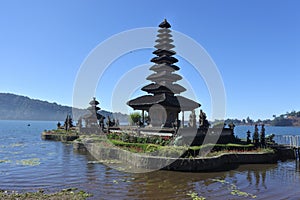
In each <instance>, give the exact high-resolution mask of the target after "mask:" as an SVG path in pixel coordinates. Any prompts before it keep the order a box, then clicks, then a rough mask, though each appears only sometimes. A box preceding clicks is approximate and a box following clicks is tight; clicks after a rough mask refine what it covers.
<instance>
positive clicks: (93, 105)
mask: <svg viewBox="0 0 300 200" xmlns="http://www.w3.org/2000/svg"><path fill="white" fill-rule="evenodd" d="M89 104H90V106H89V107H88V108H87V110H88V111H90V114H88V115H86V116H85V117H84V120H85V123H86V126H87V127H99V124H98V120H100V121H101V119H104V117H103V116H102V115H100V114H99V113H98V111H99V110H100V108H99V107H98V105H99V102H98V101H97V100H96V98H95V97H93V100H92V101H90V103H89Z"/></svg>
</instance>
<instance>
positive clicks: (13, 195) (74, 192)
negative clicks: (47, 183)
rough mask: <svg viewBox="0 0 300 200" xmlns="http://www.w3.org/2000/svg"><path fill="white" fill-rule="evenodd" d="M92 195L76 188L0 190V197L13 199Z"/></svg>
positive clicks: (85, 196)
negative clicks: (35, 190) (24, 191)
mask: <svg viewBox="0 0 300 200" xmlns="http://www.w3.org/2000/svg"><path fill="white" fill-rule="evenodd" d="M91 196H93V195H92V194H89V193H87V192H85V191H83V190H79V191H78V189H77V188H67V189H63V190H61V191H59V192H55V193H45V192H44V191H43V190H39V191H37V192H26V193H18V192H16V191H4V190H0V199H6V200H15V199H20V200H21V199H46V200H47V199H48V200H50V199H74V200H84V199H87V198H88V197H91Z"/></svg>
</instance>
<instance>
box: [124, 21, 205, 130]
mask: <svg viewBox="0 0 300 200" xmlns="http://www.w3.org/2000/svg"><path fill="white" fill-rule="evenodd" d="M170 27H171V25H170V24H169V23H168V22H167V20H164V21H163V22H162V23H161V24H160V25H159V30H158V34H157V37H158V39H157V40H156V42H157V44H156V45H155V46H154V47H155V48H156V50H155V51H154V52H153V54H155V55H156V56H155V57H154V58H152V59H151V62H153V63H154V65H153V66H152V67H150V70H152V71H154V73H153V74H151V75H149V76H148V77H147V80H149V81H152V83H150V84H148V85H146V86H144V87H143V88H142V90H143V91H145V92H147V93H149V95H144V96H141V97H138V98H136V99H133V100H130V101H129V102H128V103H127V104H128V105H129V106H131V107H132V108H133V109H135V110H143V111H144V110H146V111H148V112H149V109H150V108H151V107H152V106H154V105H156V104H158V105H161V106H163V107H164V108H165V110H166V113H167V114H166V115H167V116H166V117H165V118H166V122H165V123H164V124H163V126H171V124H172V123H174V122H175V121H176V120H178V113H179V112H180V111H186V110H189V111H190V110H194V109H195V108H198V107H200V104H199V103H197V102H195V101H193V100H190V99H187V98H185V97H183V96H180V95H179V94H180V93H182V92H184V91H186V89H185V88H184V87H182V86H181V85H179V84H177V83H176V82H177V81H179V80H181V79H182V77H181V76H180V75H178V74H176V73H175V72H176V71H178V70H179V69H180V68H179V67H178V66H176V65H175V64H174V63H177V62H178V60H177V59H176V58H175V57H173V56H174V55H175V54H176V52H175V51H174V50H172V49H173V48H174V47H175V46H174V45H173V44H172V42H173V40H172V39H171V38H172V35H171V30H170V29H169V28H170ZM149 115H150V119H151V120H154V119H153V117H154V114H152V116H151V113H149ZM169 115H170V116H169ZM156 117H157V116H156Z"/></svg>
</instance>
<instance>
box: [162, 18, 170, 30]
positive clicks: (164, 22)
mask: <svg viewBox="0 0 300 200" xmlns="http://www.w3.org/2000/svg"><path fill="white" fill-rule="evenodd" d="M159 27H160V28H171V25H170V24H169V22H168V21H167V19H166V18H165V19H164V21H163V22H162V23H160V24H159Z"/></svg>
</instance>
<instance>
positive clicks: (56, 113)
mask: <svg viewBox="0 0 300 200" xmlns="http://www.w3.org/2000/svg"><path fill="white" fill-rule="evenodd" d="M87 103H88V102H87ZM75 110H76V112H78V113H80V114H85V113H87V112H88V111H87V110H84V109H75ZM68 114H72V107H70V106H62V105H59V104H57V103H49V102H47V101H41V100H37V99H30V98H29V97H26V96H20V95H15V94H10V93H0V120H45V121H64V120H65V118H66V116H67V115H68ZM100 114H102V115H104V116H111V117H113V118H116V119H118V120H119V121H120V122H128V115H126V114H122V113H111V112H108V111H105V110H101V111H100ZM75 120H76V119H75Z"/></svg>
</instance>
